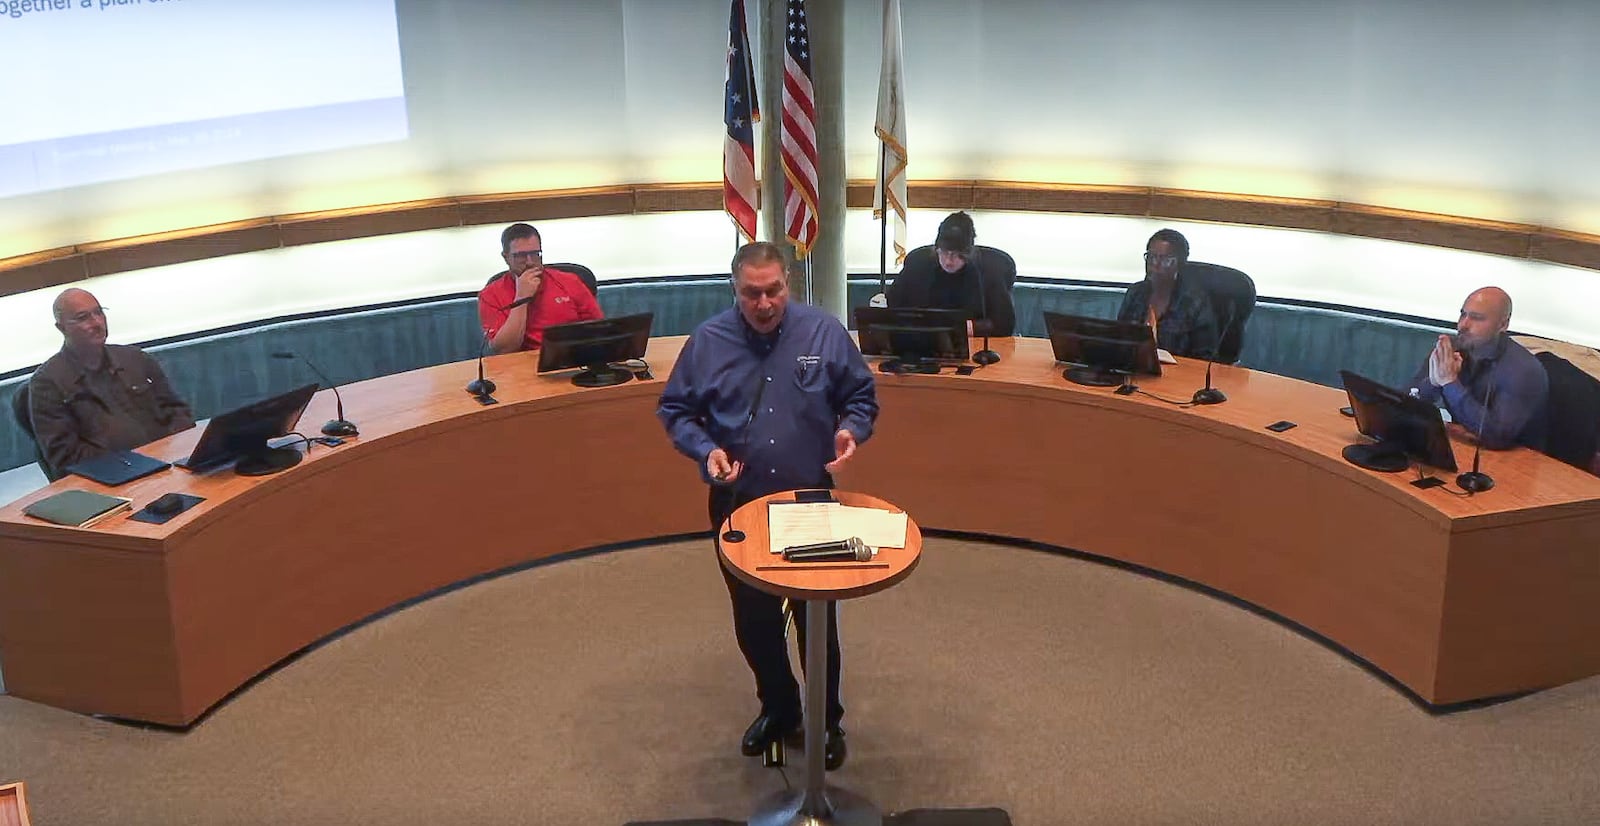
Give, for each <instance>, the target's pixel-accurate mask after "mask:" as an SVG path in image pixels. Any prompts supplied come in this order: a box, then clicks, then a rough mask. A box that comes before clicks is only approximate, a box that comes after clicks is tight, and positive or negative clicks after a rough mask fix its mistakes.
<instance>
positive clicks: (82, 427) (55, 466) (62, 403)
mask: <svg viewBox="0 0 1600 826" xmlns="http://www.w3.org/2000/svg"><path fill="white" fill-rule="evenodd" d="M51 309H52V310H53V312H54V313H55V319H56V329H57V330H60V331H61V336H62V345H61V352H59V353H56V354H55V355H53V356H51V357H50V359H49V360H48V361H46V362H45V363H44V364H41V365H39V369H38V370H35V371H34V373H33V378H31V379H29V380H28V396H29V399H28V405H29V407H28V413H29V418H30V419H31V421H32V424H33V434H34V439H35V441H37V442H38V444H39V452H40V454H41V455H42V456H43V461H42V462H41V463H40V464H41V465H42V468H41V469H42V470H44V473H45V476H47V477H48V478H50V479H59V478H61V476H62V473H63V469H64V468H66V467H67V466H69V465H72V464H74V463H77V462H81V461H83V460H85V459H92V458H94V457H95V456H100V455H102V454H105V453H110V452H112V451H116V450H132V449H134V448H136V447H139V446H140V445H144V444H148V443H150V442H153V441H155V440H157V439H160V438H161V437H163V436H168V435H170V434H173V433H177V432H178V431H180V430H186V429H188V428H191V427H193V426H194V414H193V413H192V412H191V411H190V410H189V405H188V404H187V403H185V402H184V400H183V399H181V398H179V397H178V394H177V393H176V392H175V391H174V390H173V389H172V385H171V383H169V382H168V381H167V375H166V373H164V372H162V370H161V365H159V364H157V363H156V360H155V359H153V358H151V357H150V356H148V355H146V354H145V352H144V351H143V350H140V349H139V348H137V347H132V346H128V345H125V344H107V343H106V335H107V333H108V332H109V328H108V326H107V325H106V313H105V308H104V307H101V306H100V302H99V301H98V300H96V299H95V297H94V296H93V295H91V294H89V293H88V292H87V291H85V290H80V289H76V288H74V289H70V290H66V291H65V292H63V293H61V295H58V296H56V300H55V304H54V305H53V306H52V308H51Z"/></svg>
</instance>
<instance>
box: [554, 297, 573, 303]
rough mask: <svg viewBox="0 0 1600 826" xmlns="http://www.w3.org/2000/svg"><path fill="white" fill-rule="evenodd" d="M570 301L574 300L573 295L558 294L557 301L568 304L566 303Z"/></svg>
mask: <svg viewBox="0 0 1600 826" xmlns="http://www.w3.org/2000/svg"><path fill="white" fill-rule="evenodd" d="M570 301H572V297H571V296H566V295H558V296H556V303H557V304H566V303H568V302H570Z"/></svg>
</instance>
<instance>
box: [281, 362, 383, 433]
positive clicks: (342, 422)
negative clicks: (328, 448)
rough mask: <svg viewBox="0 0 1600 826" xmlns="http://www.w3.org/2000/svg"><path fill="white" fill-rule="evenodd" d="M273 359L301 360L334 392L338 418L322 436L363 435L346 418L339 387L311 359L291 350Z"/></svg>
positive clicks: (330, 423)
mask: <svg viewBox="0 0 1600 826" xmlns="http://www.w3.org/2000/svg"><path fill="white" fill-rule="evenodd" d="M272 357H273V358H275V359H299V360H301V361H303V362H305V363H306V366H307V367H310V368H311V372H313V373H316V374H317V378H319V379H322V383H323V384H325V385H327V386H328V389H330V390H332V391H333V400H334V404H335V405H336V406H337V409H336V413H337V415H338V418H336V419H330V420H329V421H328V422H327V423H326V424H324V425H323V426H322V435H324V436H340V437H343V436H359V435H360V434H361V431H359V430H357V429H356V424H355V422H352V421H350V420H349V419H346V418H345V417H344V397H342V396H340V395H339V388H338V386H337V385H335V384H334V383H333V382H331V381H329V380H328V376H327V374H326V373H323V372H322V371H321V370H318V369H317V365H315V364H313V363H312V362H311V359H308V358H306V357H305V356H302V355H300V354H299V353H295V352H292V351H289V350H280V351H278V352H276V353H273V354H272Z"/></svg>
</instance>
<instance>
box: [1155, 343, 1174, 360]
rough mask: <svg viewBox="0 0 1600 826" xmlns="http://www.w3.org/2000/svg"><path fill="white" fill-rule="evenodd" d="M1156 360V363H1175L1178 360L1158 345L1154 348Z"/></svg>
mask: <svg viewBox="0 0 1600 826" xmlns="http://www.w3.org/2000/svg"><path fill="white" fill-rule="evenodd" d="M1156 361H1157V362H1158V363H1161V364H1177V363H1178V360H1177V359H1175V358H1173V357H1172V354H1171V353H1169V352H1167V351H1166V350H1163V349H1161V348H1160V347H1157V348H1156Z"/></svg>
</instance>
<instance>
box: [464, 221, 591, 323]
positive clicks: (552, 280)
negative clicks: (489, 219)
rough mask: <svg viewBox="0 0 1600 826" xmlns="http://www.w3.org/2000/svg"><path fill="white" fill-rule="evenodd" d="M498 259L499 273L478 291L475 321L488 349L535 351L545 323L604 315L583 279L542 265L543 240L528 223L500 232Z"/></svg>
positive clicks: (589, 318)
mask: <svg viewBox="0 0 1600 826" xmlns="http://www.w3.org/2000/svg"><path fill="white" fill-rule="evenodd" d="M500 257H501V258H504V259H505V261H506V269H505V271H503V272H501V273H499V274H497V275H495V277H494V278H493V279H491V280H490V281H489V284H488V285H487V286H485V287H484V288H483V290H481V291H480V292H479V293H478V321H479V322H481V323H482V325H483V331H484V334H485V335H487V336H489V346H490V348H491V349H493V350H494V352H496V353H514V352H516V351H518V350H537V349H538V348H539V345H540V344H541V343H542V342H543V341H544V330H545V328H546V327H550V326H552V325H555V324H571V323H572V322H574V321H592V320H594V319H597V318H604V317H605V314H604V313H602V312H601V311H600V302H598V301H596V300H595V296H594V293H591V292H589V287H588V285H586V284H584V283H583V279H581V278H579V277H578V276H577V275H575V274H573V273H570V272H567V271H566V270H558V269H555V268H553V267H546V266H545V265H544V241H543V239H541V238H540V237H539V231H538V230H536V229H534V228H533V227H532V226H531V225H529V224H512V225H511V226H509V227H506V228H505V231H504V232H501V233H500ZM517 302H524V303H522V304H521V305H519V306H513V305H516V304H517Z"/></svg>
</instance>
